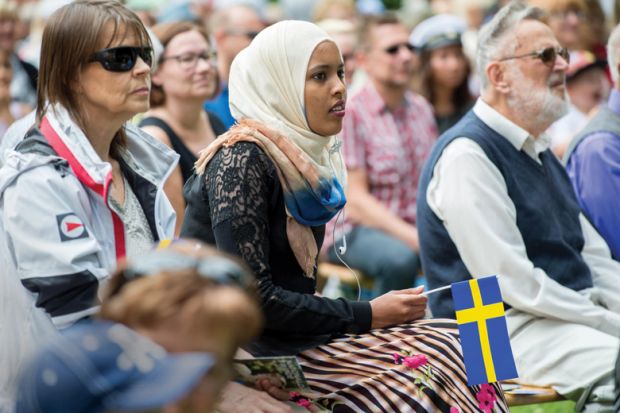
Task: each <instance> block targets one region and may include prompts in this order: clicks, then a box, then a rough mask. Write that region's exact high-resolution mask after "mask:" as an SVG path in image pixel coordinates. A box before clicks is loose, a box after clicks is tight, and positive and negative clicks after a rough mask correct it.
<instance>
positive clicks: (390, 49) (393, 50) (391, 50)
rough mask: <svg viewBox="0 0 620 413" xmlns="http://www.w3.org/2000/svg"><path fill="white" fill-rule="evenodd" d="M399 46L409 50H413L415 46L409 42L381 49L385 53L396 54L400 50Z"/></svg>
mask: <svg viewBox="0 0 620 413" xmlns="http://www.w3.org/2000/svg"><path fill="white" fill-rule="evenodd" d="M401 47H405V48H407V50H409V51H410V52H413V51H414V50H415V47H414V46H413V45H412V44H411V43H399V44H395V45H393V46H390V47H386V48H385V49H383V51H384V52H385V53H387V54H396V53H398V52H399V51H400V48H401Z"/></svg>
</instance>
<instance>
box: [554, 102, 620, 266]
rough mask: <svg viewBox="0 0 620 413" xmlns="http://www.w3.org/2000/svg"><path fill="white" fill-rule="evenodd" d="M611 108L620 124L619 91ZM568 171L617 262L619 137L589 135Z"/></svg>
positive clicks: (603, 133)
mask: <svg viewBox="0 0 620 413" xmlns="http://www.w3.org/2000/svg"><path fill="white" fill-rule="evenodd" d="M608 108H609V110H610V111H611V112H612V113H613V114H614V115H617V117H616V118H615V119H617V121H618V122H619V123H620V91H618V90H613V91H612V93H611V96H610V97H609V102H608ZM566 171H567V172H568V175H569V177H570V179H571V181H572V184H573V188H574V189H575V194H576V195H577V200H578V201H579V205H580V206H581V209H582V210H583V212H584V214H585V215H586V216H587V217H588V219H589V220H590V222H591V223H592V225H594V226H595V227H596V229H597V230H598V232H599V233H600V234H601V236H602V237H603V238H604V239H605V241H607V244H608V245H609V248H610V249H611V253H612V255H613V257H614V259H616V260H618V259H620V231H618V228H620V204H618V199H620V136H619V135H617V134H616V133H614V132H612V131H608V130H602V131H596V132H594V133H592V134H590V135H587V136H586V137H585V138H584V139H583V140H582V141H581V142H579V143H578V145H577V147H576V148H575V150H574V152H573V153H572V154H571V155H570V158H569V159H568V163H567V165H566Z"/></svg>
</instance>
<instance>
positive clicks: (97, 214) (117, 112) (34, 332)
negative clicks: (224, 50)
mask: <svg viewBox="0 0 620 413" xmlns="http://www.w3.org/2000/svg"><path fill="white" fill-rule="evenodd" d="M152 56H153V54H152V48H151V42H150V40H149V37H148V34H147V32H146V29H145V28H144V26H143V25H142V23H141V22H140V20H139V19H138V17H137V16H136V15H135V14H134V13H133V12H132V11H130V10H129V9H127V8H125V7H124V6H123V5H122V4H121V3H119V2H117V1H112V0H92V1H87V0H78V1H76V2H73V3H70V4H68V5H66V6H64V7H62V8H60V9H59V10H57V11H56V12H55V13H54V14H53V15H52V16H51V17H50V19H49V20H48V23H47V26H46V28H45V31H44V33H43V40H42V48H41V59H40V61H41V64H40V71H39V83H38V95H37V115H36V122H35V125H34V126H33V128H32V129H30V131H29V132H28V133H27V134H26V136H25V137H24V139H23V140H22V141H21V143H20V144H19V145H18V146H17V147H16V148H15V150H14V151H13V152H12V153H11V154H10V155H9V156H8V158H7V160H6V163H5V164H4V166H3V168H2V170H1V172H0V217H1V218H2V219H1V220H0V237H1V238H2V239H1V240H0V258H1V259H2V261H3V262H2V264H3V265H2V269H3V273H2V277H0V285H1V286H0V294H1V297H0V317H1V318H2V319H1V320H0V325H2V329H0V336H1V337H0V342H2V343H3V345H2V346H0V347H1V348H0V364H1V365H2V366H3V369H2V372H0V387H1V388H2V390H3V391H7V390H8V391H9V392H10V389H11V388H12V385H13V383H14V379H15V376H14V373H15V372H16V371H17V370H18V369H19V367H20V362H21V360H22V357H24V356H25V355H27V354H28V353H29V352H30V351H31V350H32V348H33V347H35V346H36V344H37V342H38V341H39V340H40V337H41V336H42V335H43V334H44V333H47V332H48V331H49V330H50V329H51V328H52V326H53V327H56V328H65V327H68V326H70V325H72V324H73V323H75V322H76V321H78V320H80V319H82V318H84V317H88V316H90V315H92V314H94V313H95V312H96V311H97V294H98V290H99V286H100V285H101V284H103V283H105V282H106V280H107V278H108V277H109V275H110V272H111V271H112V270H113V269H114V267H115V266H116V261H117V260H118V259H121V258H124V257H125V256H128V257H133V256H138V255H140V254H142V253H143V252H144V251H147V250H149V249H150V248H151V245H152V243H153V241H157V240H159V239H165V238H171V237H172V236H173V231H174V213H173V210H172V208H171V205H170V203H169V202H168V200H167V199H166V196H165V194H164V193H163V182H164V181H165V180H166V178H167V176H168V175H169V174H170V173H171V171H172V170H173V168H174V166H175V164H176V162H177V157H178V155H176V154H175V153H174V152H172V151H171V150H170V149H169V148H167V147H166V146H165V145H163V144H161V143H160V142H157V141H156V140H155V139H153V138H152V137H150V136H148V135H146V134H145V133H143V132H142V131H140V129H138V128H136V127H135V126H132V125H131V124H130V123H128V121H129V120H130V119H131V118H132V117H133V116H134V115H136V114H137V113H141V112H144V111H146V110H147V109H148V107H149V94H150V70H151V68H150V66H151V63H152ZM5 384H6V385H5Z"/></svg>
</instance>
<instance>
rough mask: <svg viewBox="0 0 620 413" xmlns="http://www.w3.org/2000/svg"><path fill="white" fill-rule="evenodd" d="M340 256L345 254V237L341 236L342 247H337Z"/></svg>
mask: <svg viewBox="0 0 620 413" xmlns="http://www.w3.org/2000/svg"><path fill="white" fill-rule="evenodd" d="M338 252H339V253H340V255H344V254H345V253H346V252H347V236H346V235H345V234H342V245H341V246H339V247H338Z"/></svg>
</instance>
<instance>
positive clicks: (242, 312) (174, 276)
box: [100, 241, 263, 347]
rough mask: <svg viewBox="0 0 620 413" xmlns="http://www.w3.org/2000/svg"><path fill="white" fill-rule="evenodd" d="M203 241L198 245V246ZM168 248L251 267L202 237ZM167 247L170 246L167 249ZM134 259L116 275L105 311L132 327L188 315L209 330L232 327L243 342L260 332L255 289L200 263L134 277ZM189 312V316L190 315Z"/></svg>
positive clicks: (196, 325) (196, 327)
mask: <svg viewBox="0 0 620 413" xmlns="http://www.w3.org/2000/svg"><path fill="white" fill-rule="evenodd" d="M196 246H198V247H196ZM167 250H171V251H172V252H175V253H180V254H182V255H186V256H188V257H191V258H197V259H206V260H208V259H209V257H220V258H221V257H225V258H227V259H231V260H233V261H234V262H235V264H237V265H239V266H240V268H243V269H244V271H248V270H247V269H246V267H245V266H244V265H243V264H242V263H240V262H239V261H238V260H236V259H234V258H232V257H228V256H225V255H224V254H221V253H219V252H217V251H216V250H215V249H213V248H210V247H207V246H205V245H203V244H201V243H199V242H195V241H191V242H182V243H178V245H177V244H172V245H171V246H170V247H168V248H167ZM164 251H165V250H164ZM130 268H131V264H130V263H129V264H121V266H120V267H119V270H118V271H117V272H116V273H115V274H114V275H113V276H112V279H111V280H110V283H109V288H108V289H107V291H106V293H105V298H104V300H103V303H102V305H101V311H100V316H101V317H102V318H104V319H108V320H112V321H116V322H119V323H122V324H125V325H127V326H129V327H131V328H134V329H139V328H154V327H156V326H158V325H160V324H163V323H165V322H166V321H168V320H170V319H171V318H173V317H177V316H184V317H183V319H185V320H188V323H189V324H188V325H187V326H184V327H187V328H189V329H191V330H195V331H204V332H205V334H209V332H210V331H211V332H213V331H222V330H224V329H228V330H229V331H230V332H231V333H232V336H233V337H232V341H233V344H234V345H235V346H236V347H238V346H242V345H244V344H247V343H248V342H250V341H251V340H252V339H253V338H254V337H256V336H257V335H258V333H259V331H260V329H261V327H262V324H263V317H262V313H261V310H260V307H259V304H258V299H257V298H256V294H255V292H254V291H253V290H250V291H248V290H244V289H242V288H241V287H240V286H236V285H229V284H220V283H218V282H217V281H214V280H213V279H210V278H207V277H204V276H202V275H201V274H199V273H198V270H197V269H196V268H187V269H181V270H175V271H171V270H164V271H159V272H157V273H154V274H144V276H142V277H139V278H136V279H128V278H127V277H126V271H128V270H129V269H130ZM185 316H186V317H185Z"/></svg>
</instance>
